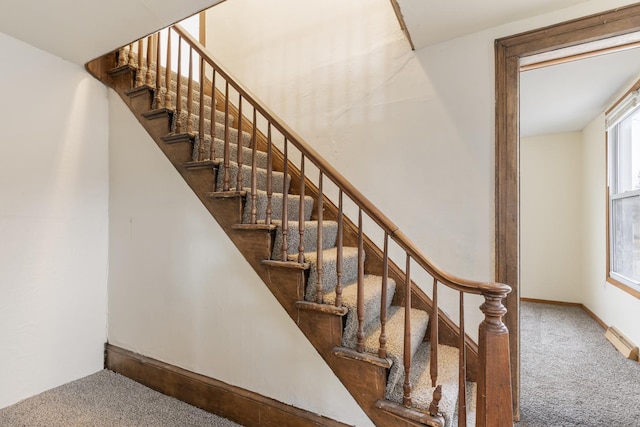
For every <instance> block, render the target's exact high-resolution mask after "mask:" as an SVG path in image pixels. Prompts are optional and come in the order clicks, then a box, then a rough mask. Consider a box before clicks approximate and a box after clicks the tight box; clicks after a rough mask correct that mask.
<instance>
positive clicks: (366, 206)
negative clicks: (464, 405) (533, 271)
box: [172, 24, 511, 295]
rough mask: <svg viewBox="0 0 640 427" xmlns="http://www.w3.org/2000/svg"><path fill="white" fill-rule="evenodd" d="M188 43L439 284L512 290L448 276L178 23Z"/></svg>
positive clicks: (501, 291)
mask: <svg viewBox="0 0 640 427" xmlns="http://www.w3.org/2000/svg"><path fill="white" fill-rule="evenodd" d="M172 28H173V29H174V30H175V31H176V32H177V33H178V34H179V35H180V36H181V37H182V38H183V39H184V40H186V41H187V42H188V43H189V44H190V45H191V47H192V48H193V50H195V51H196V52H197V53H198V54H199V55H200V56H201V57H202V58H204V59H205V60H206V61H207V62H208V63H209V65H211V66H212V67H214V68H215V69H216V72H217V73H219V74H220V75H221V76H222V77H223V78H224V79H225V80H226V81H227V82H229V84H230V85H232V86H233V88H234V89H235V90H236V91H237V92H238V93H239V94H240V95H241V96H242V98H244V99H246V100H247V101H248V102H249V103H250V104H251V105H252V106H253V107H254V108H255V109H256V110H257V111H259V112H260V114H262V115H263V116H264V118H265V119H266V120H267V122H269V123H270V124H271V126H273V127H274V128H276V129H277V130H278V131H280V133H281V134H282V135H283V136H284V138H285V139H286V140H288V141H289V142H291V143H292V144H293V145H295V147H296V148H297V149H298V150H299V151H300V153H301V154H302V155H303V156H304V157H305V158H306V159H307V161H311V162H312V163H313V164H315V165H316V166H317V167H318V169H320V171H322V174H323V175H324V176H325V177H327V178H329V179H330V180H331V181H332V182H333V183H334V184H335V185H336V186H337V187H338V188H340V189H341V190H342V192H343V193H344V194H346V195H347V196H348V197H349V198H350V199H351V200H353V201H354V202H355V204H356V205H358V206H359V207H360V208H361V209H362V210H363V211H364V212H365V213H366V214H367V215H368V216H369V217H370V218H371V219H372V220H373V221H374V222H375V223H376V224H378V226H380V228H382V229H383V230H384V231H385V232H386V233H387V234H388V235H389V236H390V237H391V238H392V239H393V240H394V241H395V242H396V243H397V244H398V245H399V246H400V247H401V248H402V249H403V250H405V251H406V252H407V254H409V255H410V256H411V258H412V259H413V260H414V261H415V262H416V263H417V264H418V265H419V266H421V267H422V268H423V269H424V270H426V271H427V272H428V273H429V274H431V275H432V276H433V277H434V278H435V279H437V280H438V282H440V283H442V284H444V285H446V286H448V287H450V288H453V289H455V290H458V291H462V292H465V293H472V294H478V295H479V294H482V295H486V294H489V295H493V294H500V295H502V294H508V293H509V292H511V287H510V286H508V285H506V284H503V283H497V282H477V281H473V280H467V279H462V278H459V277H456V276H454V275H451V274H448V273H446V272H444V271H442V270H441V269H439V268H438V267H436V266H435V265H434V264H433V263H432V262H431V261H429V260H428V258H427V257H426V256H425V255H424V253H422V251H420V249H418V247H417V246H416V245H415V244H414V243H413V242H412V241H411V240H410V239H409V238H408V237H407V236H406V235H405V234H404V233H403V232H402V231H400V230H399V228H398V226H396V225H395V224H394V223H393V222H392V221H391V220H390V219H389V218H388V217H387V216H386V215H385V214H383V213H382V211H380V209H378V208H377V207H376V206H375V205H374V204H373V203H372V202H371V201H369V199H367V198H366V197H365V196H364V195H363V194H362V193H361V192H360V191H359V190H358V189H357V188H355V186H354V185H353V184H351V183H350V182H349V181H348V180H347V179H346V178H345V177H344V176H343V175H342V174H340V172H338V171H337V170H336V169H335V168H334V167H333V166H331V164H329V162H327V161H326V160H325V159H324V158H323V157H322V156H321V155H320V154H319V153H318V152H317V151H316V150H314V149H313V148H312V147H311V146H310V145H309V144H307V143H306V142H305V141H304V140H303V139H302V137H301V136H300V135H298V134H297V133H296V132H295V131H293V130H292V129H291V128H289V127H288V126H287V125H286V124H284V122H283V121H282V120H281V119H280V118H278V116H277V115H276V114H275V113H274V112H273V111H271V110H270V109H269V108H268V107H267V106H266V105H264V104H263V103H262V102H261V101H260V100H259V99H258V98H257V97H256V96H255V95H254V94H253V93H252V92H251V91H249V90H248V89H247V88H245V87H244V86H243V85H241V84H240V83H238V80H237V79H235V78H234V77H233V76H232V75H231V73H229V72H228V71H227V70H226V69H224V68H223V67H222V66H220V65H219V62H218V61H216V59H215V58H213V56H212V55H211V53H209V52H208V51H207V50H206V49H205V47H204V46H202V44H200V43H199V42H198V41H197V40H196V39H195V38H194V37H193V36H192V35H191V34H189V33H188V32H187V31H185V30H184V29H183V28H182V27H181V26H180V25H178V24H175V25H173V27H172Z"/></svg>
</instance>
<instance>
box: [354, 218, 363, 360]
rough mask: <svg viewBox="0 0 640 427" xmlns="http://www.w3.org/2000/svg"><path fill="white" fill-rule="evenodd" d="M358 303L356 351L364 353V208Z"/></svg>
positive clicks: (360, 229) (360, 228)
mask: <svg viewBox="0 0 640 427" xmlns="http://www.w3.org/2000/svg"><path fill="white" fill-rule="evenodd" d="M357 285H358V292H357V293H358V301H357V309H356V313H357V316H358V332H357V335H356V336H357V338H358V341H357V343H356V350H357V351H358V352H360V353H362V352H363V351H364V239H363V232H362V208H359V209H358V283H357Z"/></svg>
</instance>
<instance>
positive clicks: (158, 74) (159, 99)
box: [153, 32, 162, 110]
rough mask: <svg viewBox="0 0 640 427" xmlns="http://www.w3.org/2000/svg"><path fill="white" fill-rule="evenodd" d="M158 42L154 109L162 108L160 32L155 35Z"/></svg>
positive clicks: (156, 42)
mask: <svg viewBox="0 0 640 427" xmlns="http://www.w3.org/2000/svg"><path fill="white" fill-rule="evenodd" d="M154 39H155V44H156V93H155V95H156V96H155V97H154V98H153V109H154V110H155V109H157V108H160V107H161V106H162V93H161V92H162V73H161V72H160V53H161V52H160V32H157V33H156V34H155V35H154Z"/></svg>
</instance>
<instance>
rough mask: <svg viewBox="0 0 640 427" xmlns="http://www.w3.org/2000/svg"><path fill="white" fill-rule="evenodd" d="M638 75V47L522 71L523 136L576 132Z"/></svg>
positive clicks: (521, 125)
mask: <svg viewBox="0 0 640 427" xmlns="http://www.w3.org/2000/svg"><path fill="white" fill-rule="evenodd" d="M639 78H640V48H635V49H629V50H625V51H621V52H617V53H609V54H606V55H600V56H595V57H591V58H587V59H581V60H578V61H573V62H566V63H563V64H560V65H554V66H550V67H544V68H538V69H534V70H530V71H524V72H521V73H520V135H521V136H523V137H527V136H534V135H544V134H551V133H561V132H578V131H581V130H582V129H584V128H585V126H586V125H587V124H589V122H591V121H592V120H593V119H594V118H595V117H596V116H597V115H598V114H600V113H602V112H603V111H604V110H605V109H606V108H607V107H608V106H609V105H610V104H611V103H612V102H613V101H615V98H616V97H617V96H620V94H621V92H623V91H624V90H626V88H627V87H629V86H630V85H632V84H633V83H634V82H635V81H636V80H638V79H639Z"/></svg>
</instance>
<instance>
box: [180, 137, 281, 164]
mask: <svg viewBox="0 0 640 427" xmlns="http://www.w3.org/2000/svg"><path fill="white" fill-rule="evenodd" d="M214 144H215V145H214V158H215V159H221V160H222V159H223V158H224V141H223V140H221V139H218V138H215V139H214ZM203 148H204V153H205V154H204V158H205V159H208V158H209V157H210V154H211V137H210V136H209V135H205V138H204V143H203ZM199 149H200V141H196V143H195V144H193V153H192V156H193V160H194V161H195V160H197V159H198V151H199ZM252 156H253V148H250V147H244V146H243V147H242V164H244V165H251V162H252ZM237 158H238V144H236V143H235V142H229V160H231V161H232V162H235V161H237ZM267 165H268V157H267V153H265V152H264V151H260V150H256V167H258V168H261V169H267Z"/></svg>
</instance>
